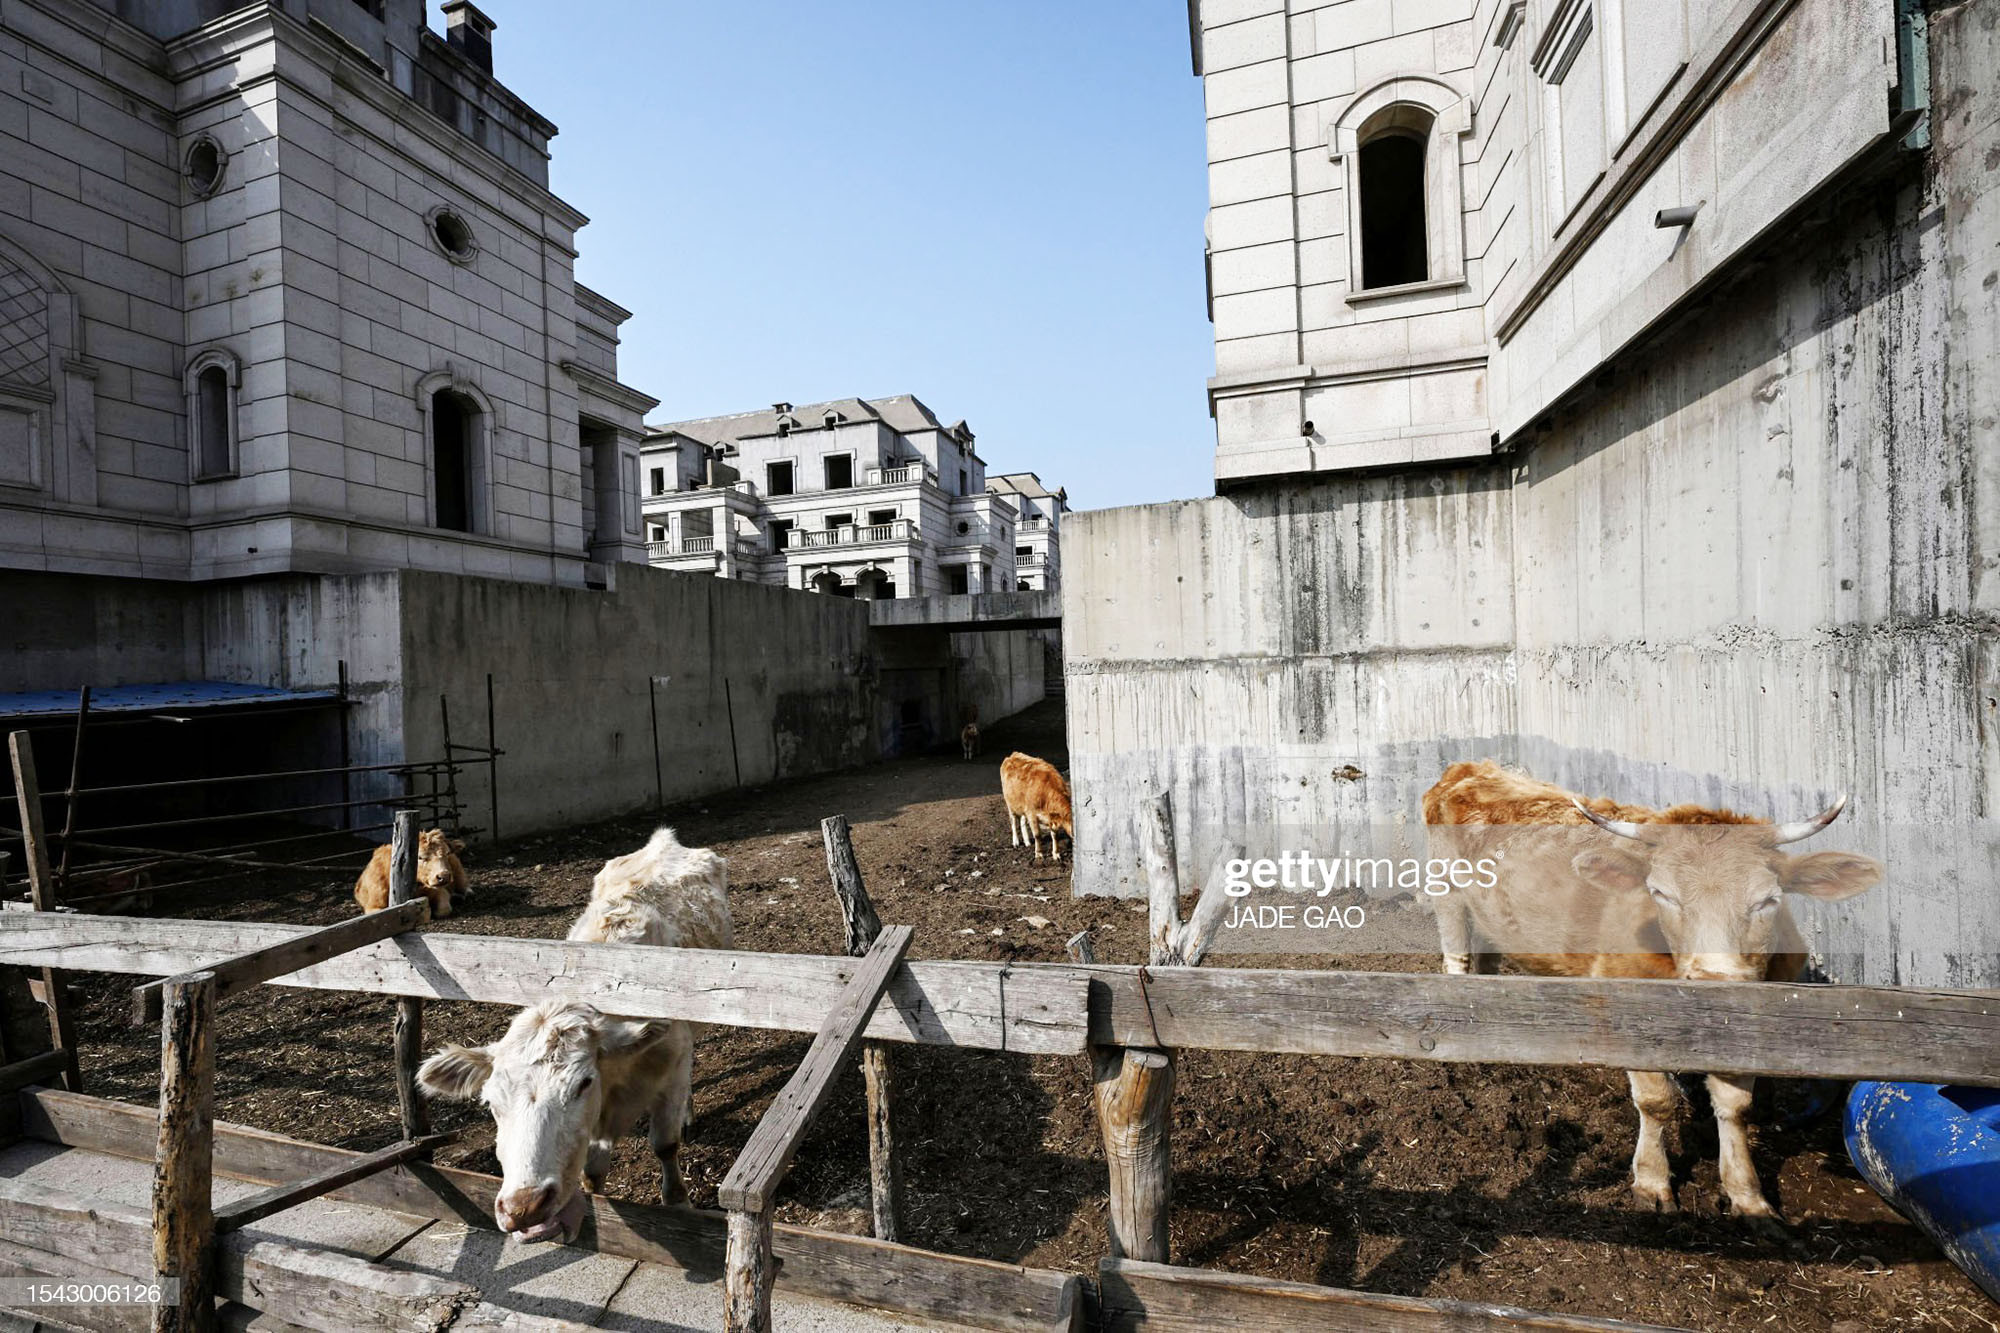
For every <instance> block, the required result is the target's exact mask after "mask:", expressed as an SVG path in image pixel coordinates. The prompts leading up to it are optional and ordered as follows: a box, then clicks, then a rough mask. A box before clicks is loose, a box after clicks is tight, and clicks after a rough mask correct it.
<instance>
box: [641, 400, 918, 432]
mask: <svg viewBox="0 0 2000 1333" xmlns="http://www.w3.org/2000/svg"><path fill="white" fill-rule="evenodd" d="M829 412H838V413H839V414H840V415H841V416H843V417H845V418H846V419H847V420H849V421H880V422H883V423H884V424H886V425H887V426H888V427H889V428H890V429H891V430H894V431H898V432H900V433H902V434H905V435H908V434H910V433H912V432H915V431H924V430H944V429H946V427H945V425H944V423H942V422H940V421H939V420H938V419H937V417H936V416H935V415H933V414H932V412H931V410H930V409H929V408H928V407H925V406H924V405H923V403H922V402H921V401H919V400H918V398H917V396H916V395H915V394H908V393H901V394H897V395H895V396H894V397H892V398H835V399H833V400H831V401H830V402H824V403H801V404H796V405H794V406H793V408H792V410H791V412H790V414H789V415H790V416H791V417H792V418H793V419H795V420H796V421H798V422H799V424H800V425H801V426H806V427H816V426H820V425H822V424H824V422H825V420H826V415H827V413H829ZM777 433H778V413H777V409H776V408H770V407H767V408H765V409H763V410H762V411H760V412H736V413H732V414H730V415H729V416H724V417H696V418H694V419H693V420H690V421H667V422H662V423H660V424H659V425H656V426H648V427H646V434H647V435H648V436H659V435H684V436H686V437H687V438H688V439H690V440H697V441H699V442H700V443H702V444H721V443H724V442H725V441H735V440H747V439H751V438H754V437H756V436H760V435H776V434H777Z"/></svg>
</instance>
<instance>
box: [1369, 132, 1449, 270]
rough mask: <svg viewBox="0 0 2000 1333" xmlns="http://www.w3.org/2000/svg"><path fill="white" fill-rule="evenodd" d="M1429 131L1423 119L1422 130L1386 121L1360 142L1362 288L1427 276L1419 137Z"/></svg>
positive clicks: (1422, 141)
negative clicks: (1381, 127) (1384, 126)
mask: <svg viewBox="0 0 2000 1333" xmlns="http://www.w3.org/2000/svg"><path fill="white" fill-rule="evenodd" d="M1424 119H1425V121H1426V122H1428V120H1429V117H1425V118H1424ZM1429 131H1430V126H1429V124H1428V123H1426V124H1425V126H1424V128H1423V130H1422V131H1417V130H1412V129H1406V128H1404V127H1402V126H1400V125H1392V126H1389V127H1386V128H1383V129H1380V130H1378V131H1377V132H1376V133H1375V135H1374V136H1373V137H1372V138H1369V139H1366V140H1364V141H1363V142H1362V144H1361V153H1360V159H1361V160H1360V162H1359V164H1358V165H1359V167H1360V175H1361V285H1362V287H1363V288H1371V287H1399V286H1401V285H1402V284H1404V283H1406V282H1423V281H1425V280H1426V279H1427V278H1429V277H1430V275H1431V274H1430V253H1429V245H1428V242H1427V240H1426V231H1425V227H1424V140H1425V139H1426V138H1427V137H1428V135H1429Z"/></svg>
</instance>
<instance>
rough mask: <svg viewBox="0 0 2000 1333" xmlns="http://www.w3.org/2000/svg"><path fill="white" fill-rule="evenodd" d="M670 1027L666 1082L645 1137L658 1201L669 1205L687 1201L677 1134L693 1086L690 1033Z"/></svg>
mask: <svg viewBox="0 0 2000 1333" xmlns="http://www.w3.org/2000/svg"><path fill="white" fill-rule="evenodd" d="M674 1027H675V1029H676V1032H675V1034H674V1037H673V1039H672V1040H671V1041H669V1042H668V1044H667V1050H666V1053H665V1059H666V1062H667V1078H666V1082H665V1083H664V1084H663V1085H662V1086H661V1089H660V1100H659V1101H658V1102H656V1103H655V1104H654V1106H653V1115H652V1123H651V1124H649V1125H648V1126H647V1128H646V1141H647V1142H648V1143H650V1144H651V1145H652V1147H653V1155H654V1156H655V1157H657V1158H659V1159H660V1201H661V1202H662V1203H664V1204H666V1205H667V1206H668V1207H669V1208H674V1207H679V1206H682V1205H684V1204H686V1203H687V1201H688V1190H687V1179H686V1178H685V1177H684V1176H682V1175H681V1135H682V1134H683V1133H684V1132H685V1131H686V1129H687V1122H688V1112H689V1097H690V1094H691V1092H692V1090H693V1086H694V1034H693V1033H692V1032H690V1031H689V1030H688V1026H687V1024H685V1023H676V1024H674Z"/></svg>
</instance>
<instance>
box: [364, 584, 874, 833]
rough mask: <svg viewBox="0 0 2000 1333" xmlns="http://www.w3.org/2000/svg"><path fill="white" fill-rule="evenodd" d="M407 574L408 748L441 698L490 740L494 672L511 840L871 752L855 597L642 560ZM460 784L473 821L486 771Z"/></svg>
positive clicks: (437, 746) (845, 762)
mask: <svg viewBox="0 0 2000 1333" xmlns="http://www.w3.org/2000/svg"><path fill="white" fill-rule="evenodd" d="M399 577H400V579H401V587H402V658H403V674H402V680H403V699H404V707H405V717H404V730H403V735H404V738H405V743H406V744H407V745H408V746H409V747H410V749H411V751H412V752H414V753H422V754H429V753H433V752H438V751H440V750H441V749H442V745H443V736H442V734H441V730H440V718H439V711H438V704H437V700H438V696H439V695H440V694H443V695H446V696H448V697H449V698H450V700H451V705H452V738H453V739H454V740H460V741H468V740H469V741H473V742H483V741H484V740H485V739H486V736H485V731H486V720H485V693H486V675H487V673H488V672H491V673H492V674H493V682H494V694H495V701H494V703H495V713H496V719H497V730H498V732H499V737H498V740H499V744H500V747H501V748H502V749H504V750H505V751H506V752H507V754H506V757H505V758H503V759H502V760H501V761H500V819H501V831H502V832H503V833H504V834H506V835H507V836H510V837H511V836H514V835H516V834H519V833H524V832H528V831H530V830H532V829H538V828H550V827H557V826H560V825H564V824H569V823H575V822H577V821H579V820H585V819H592V818H598V817H602V816H606V815H611V814H616V813H621V812H623V811H627V810H632V809H635V808H640V807H644V806H647V805H650V804H652V803H653V802H654V800H655V799H656V791H663V792H664V794H665V798H666V799H667V800H668V801H670V802H671V801H675V800H681V799H686V798H688V797H693V796H701V795H705V794H707V793H710V792H718V791H726V790H729V789H731V788H734V787H737V786H750V785H756V784H759V783H764V782H769V781H771V780H773V779H775V778H784V777H795V776H798V775H801V774H806V773H818V772H825V771H827V770H830V769H836V768H842V767H847V766H850V765H854V764H859V763H864V762H867V761H868V760H871V759H874V758H877V757H878V756H879V755H880V753H881V749H880V746H879V744H878V742H877V737H876V734H875V725H874V722H875V718H876V715H877V714H876V696H875V678H874V668H873V664H872V662H871V661H870V657H869V644H868V612H867V608H866V606H865V605H863V604H861V603H857V602H852V601H848V600H845V599H843V598H837V597H820V596H815V595H813V594H809V593H801V592H793V591H789V590H787V589H783V588H767V587H762V586H760V585H757V584H751V583H743V582H738V581H734V580H728V579H716V578H708V577H704V576H700V575H693V574H676V573H672V572H669V571H666V570H655V569H649V568H645V567H643V566H621V567H620V568H619V570H618V581H617V587H616V588H615V589H614V590H612V591H608V592H586V591H577V590H571V589H562V588H549V587H543V586H538V585H534V584H525V583H513V582H506V581H501V580H489V579H468V578H459V577H454V576H450V575H435V574H415V573H413V574H406V575H401V576H399ZM653 681H657V682H658V684H657V686H650V687H649V682H653ZM649 696H650V697H649ZM654 703H657V707H658V717H659V722H658V733H657V734H658V746H659V749H658V769H657V771H658V774H659V777H658V780H657V782H658V786H657V788H656V778H655V772H656V769H655V749H654V730H653V721H652V707H653V705H654ZM461 790H462V791H463V792H465V793H466V795H467V797H468V800H469V803H470V811H471V814H472V816H473V818H474V819H475V821H476V822H479V823H482V824H483V823H484V822H485V819H484V817H483V815H484V810H485V801H486V799H487V788H486V783H485V777H484V775H483V774H481V773H476V772H474V773H468V774H467V775H466V776H465V777H464V778H462V779H461Z"/></svg>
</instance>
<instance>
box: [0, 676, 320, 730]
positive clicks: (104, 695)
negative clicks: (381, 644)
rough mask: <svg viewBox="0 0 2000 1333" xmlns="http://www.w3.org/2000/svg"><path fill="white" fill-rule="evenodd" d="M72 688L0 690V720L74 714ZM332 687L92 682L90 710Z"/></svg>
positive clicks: (259, 698)
mask: <svg viewBox="0 0 2000 1333" xmlns="http://www.w3.org/2000/svg"><path fill="white" fill-rule="evenodd" d="M76 695H77V692H76V691H75V690H30V691H28V692H26V693H24V694H0V721H6V722H21V721H27V720H32V719H36V718H48V717H74V716H75V715H76ZM339 699H340V695H339V693H338V692H337V691H334V690H281V689H276V688H274V687H272V686H269V685H232V684H230V683H229V682H227V681H221V680H170V681H163V682H161V683H160V684H157V685H105V686H93V687H92V688H91V691H90V711H91V713H92V714H97V713H160V712H167V713H203V712H211V711H215V710H226V709H232V708H244V707H250V706H256V705H263V704H290V703H326V704H331V703H337V702H338V701H339Z"/></svg>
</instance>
